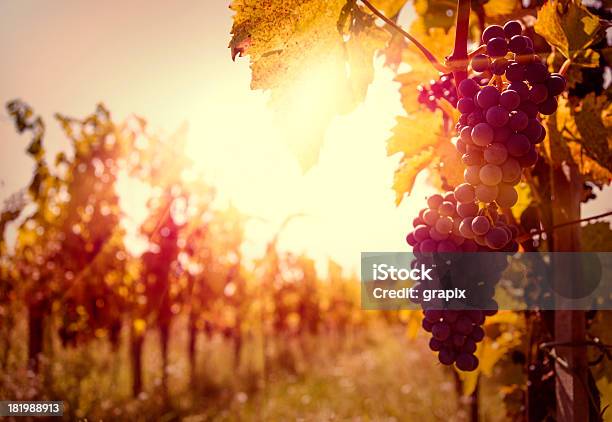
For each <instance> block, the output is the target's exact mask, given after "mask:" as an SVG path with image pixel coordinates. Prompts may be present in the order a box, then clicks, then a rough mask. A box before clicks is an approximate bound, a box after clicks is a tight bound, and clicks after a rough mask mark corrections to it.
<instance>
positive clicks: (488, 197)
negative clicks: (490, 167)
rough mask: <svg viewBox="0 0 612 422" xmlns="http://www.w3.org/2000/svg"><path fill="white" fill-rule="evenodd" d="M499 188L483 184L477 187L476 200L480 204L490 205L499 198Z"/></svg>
mask: <svg viewBox="0 0 612 422" xmlns="http://www.w3.org/2000/svg"><path fill="white" fill-rule="evenodd" d="M497 190H498V189H497V186H489V185H485V184H481V185H478V186H476V199H478V200H479V201H480V202H484V203H487V204H488V203H490V202H493V201H495V198H497Z"/></svg>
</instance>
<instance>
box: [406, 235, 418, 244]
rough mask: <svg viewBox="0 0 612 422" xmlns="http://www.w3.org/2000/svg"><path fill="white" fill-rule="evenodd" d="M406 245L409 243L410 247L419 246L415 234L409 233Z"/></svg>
mask: <svg viewBox="0 0 612 422" xmlns="http://www.w3.org/2000/svg"><path fill="white" fill-rule="evenodd" d="M406 243H408V244H409V245H410V246H414V245H416V244H417V240H416V239H415V237H414V233H412V232H410V233H408V235H407V236H406Z"/></svg>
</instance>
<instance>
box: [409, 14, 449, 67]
mask: <svg viewBox="0 0 612 422" xmlns="http://www.w3.org/2000/svg"><path fill="white" fill-rule="evenodd" d="M452 10H453V13H454V6H453V8H452ZM410 34H411V35H412V36H414V37H415V38H416V39H418V40H419V41H420V42H421V44H423V45H424V46H425V47H427V49H428V50H429V51H431V53H432V54H433V55H434V56H436V57H437V58H438V60H440V61H443V59H444V57H446V56H448V55H449V54H451V50H452V48H453V44H454V41H455V31H454V18H453V23H452V24H451V26H450V27H449V28H448V30H446V29H443V28H440V27H435V26H434V27H432V26H428V25H427V21H426V18H424V17H421V18H418V19H415V20H414V22H412V24H411V25H410ZM408 45H409V51H411V52H413V53H414V54H415V55H418V58H419V61H420V62H422V63H423V64H426V65H427V66H428V67H429V69H430V71H431V65H430V64H429V63H428V62H426V61H425V59H423V57H422V55H421V54H422V53H420V52H419V50H418V49H417V48H416V47H415V46H414V44H412V43H409V44H408ZM412 61H414V60H412ZM409 63H410V62H409ZM410 64H412V63H410Z"/></svg>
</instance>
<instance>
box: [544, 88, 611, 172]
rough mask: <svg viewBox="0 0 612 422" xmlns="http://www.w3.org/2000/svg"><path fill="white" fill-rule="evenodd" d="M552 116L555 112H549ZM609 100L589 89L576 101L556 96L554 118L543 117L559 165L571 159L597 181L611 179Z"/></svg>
mask: <svg viewBox="0 0 612 422" xmlns="http://www.w3.org/2000/svg"><path fill="white" fill-rule="evenodd" d="M553 117H555V116H553ZM611 129H612V104H611V103H610V100H609V96H608V95H606V94H602V95H600V96H599V97H596V96H595V93H590V94H589V95H587V96H586V97H585V98H583V99H582V100H581V101H580V103H578V104H571V103H569V102H568V101H567V100H565V99H560V101H559V109H558V111H557V113H556V119H555V118H549V119H547V143H546V145H547V147H548V148H549V149H550V152H551V153H552V154H553V157H555V159H554V160H553V164H554V163H557V165H559V164H560V163H561V162H562V160H568V159H570V158H571V159H572V160H573V161H574V162H575V163H576V164H577V165H578V168H579V169H580V172H581V174H583V175H584V176H587V177H590V178H591V179H592V180H594V181H596V182H601V183H610V180H611V179H612V172H611V169H612V154H611V153H610V151H611V150H612V130H611Z"/></svg>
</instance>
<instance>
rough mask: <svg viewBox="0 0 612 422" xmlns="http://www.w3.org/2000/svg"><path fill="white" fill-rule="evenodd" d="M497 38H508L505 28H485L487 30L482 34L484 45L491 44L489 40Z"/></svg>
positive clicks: (494, 26) (497, 26)
mask: <svg viewBox="0 0 612 422" xmlns="http://www.w3.org/2000/svg"><path fill="white" fill-rule="evenodd" d="M496 37H501V38H505V37H506V33H505V32H504V28H502V27H501V26H499V25H490V26H488V27H487V28H485V30H484V31H483V32H482V43H483V44H486V43H488V42H489V40H491V39H493V38H496Z"/></svg>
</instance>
